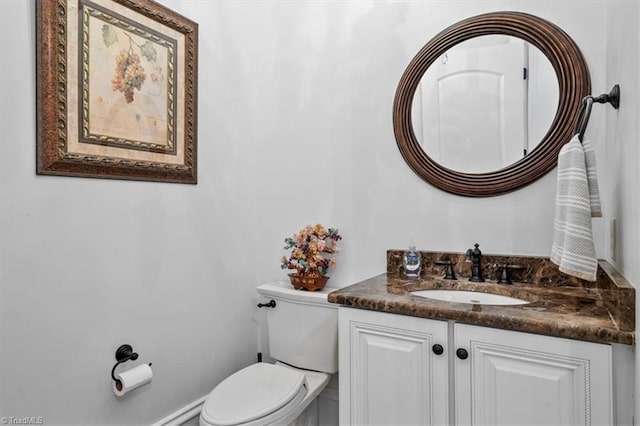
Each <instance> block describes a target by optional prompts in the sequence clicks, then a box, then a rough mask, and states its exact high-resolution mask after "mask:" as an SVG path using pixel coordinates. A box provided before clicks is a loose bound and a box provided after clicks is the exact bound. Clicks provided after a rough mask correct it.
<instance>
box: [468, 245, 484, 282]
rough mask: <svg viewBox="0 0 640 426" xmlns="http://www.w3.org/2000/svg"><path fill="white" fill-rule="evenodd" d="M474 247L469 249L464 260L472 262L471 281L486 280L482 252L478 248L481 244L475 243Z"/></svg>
mask: <svg viewBox="0 0 640 426" xmlns="http://www.w3.org/2000/svg"><path fill="white" fill-rule="evenodd" d="M473 247H474V248H472V249H469V250H467V253H466V254H465V255H464V260H465V262H471V278H469V281H472V282H476V283H481V282H484V277H483V276H482V252H481V251H480V249H479V248H478V247H480V244H478V243H475V244H474V245H473Z"/></svg>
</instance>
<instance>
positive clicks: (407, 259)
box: [402, 246, 422, 277]
mask: <svg viewBox="0 0 640 426" xmlns="http://www.w3.org/2000/svg"><path fill="white" fill-rule="evenodd" d="M402 266H403V267H404V274H405V275H406V276H407V277H419V276H420V272H422V255H421V254H420V252H419V251H417V250H416V248H415V246H411V247H409V250H407V251H405V252H404V255H403V256H402Z"/></svg>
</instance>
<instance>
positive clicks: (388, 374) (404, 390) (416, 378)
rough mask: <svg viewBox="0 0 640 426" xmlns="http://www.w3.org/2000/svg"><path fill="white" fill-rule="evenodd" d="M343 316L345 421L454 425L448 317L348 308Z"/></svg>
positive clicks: (342, 399) (342, 413)
mask: <svg viewBox="0 0 640 426" xmlns="http://www.w3.org/2000/svg"><path fill="white" fill-rule="evenodd" d="M339 316H340V320H339V322H340V340H339V342H340V358H339V362H340V364H339V370H340V383H339V384H340V424H341V425H375V424H380V425H436V424H438V425H441V424H448V419H449V416H448V402H447V401H448V398H449V387H448V359H447V358H448V355H447V354H448V347H447V323H446V322H444V321H435V320H427V319H422V318H415V317H409V316H402V315H394V314H387V313H380V312H373V311H366V310H361V309H352V308H346V307H341V308H340V309H339ZM436 344H439V345H442V347H443V349H444V352H443V353H442V354H441V355H437V354H436V353H434V350H433V346H434V345H436ZM436 351H437V350H436Z"/></svg>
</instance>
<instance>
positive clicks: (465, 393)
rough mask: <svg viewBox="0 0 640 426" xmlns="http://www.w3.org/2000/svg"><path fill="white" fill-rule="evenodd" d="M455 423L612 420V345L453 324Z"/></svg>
mask: <svg viewBox="0 0 640 426" xmlns="http://www.w3.org/2000/svg"><path fill="white" fill-rule="evenodd" d="M454 329H455V348H450V350H452V351H456V350H457V349H464V350H466V351H467V352H468V358H466V359H460V358H459V357H458V356H456V357H455V367H454V369H455V395H456V400H455V407H456V408H455V416H456V419H455V421H456V424H459V425H505V426H507V425H508V426H513V425H536V426H539V425H610V424H612V423H613V414H612V383H611V381H612V373H611V372H612V364H611V347H610V346H609V345H603V344H598V343H589V342H581V341H577V340H569V339H562V338H557V337H548V336H541V335H534V334H528V333H519V332H513V331H506V330H498V329H491V328H485V327H478V326H470V325H464V324H455V326H454Z"/></svg>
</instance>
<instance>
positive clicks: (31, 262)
mask: <svg viewBox="0 0 640 426" xmlns="http://www.w3.org/2000/svg"><path fill="white" fill-rule="evenodd" d="M163 3H164V4H166V5H168V6H169V7H171V8H173V9H175V10H177V11H179V12H181V13H183V14H184V15H186V16H188V17H190V18H192V19H194V20H196V21H198V22H199V23H200V58H199V72H200V74H199V129H198V136H199V148H198V151H199V156H198V157H199V183H198V185H197V186H185V185H174V184H160V183H148V182H124V181H121V182H119V181H107V180H99V179H80V178H61V177H45V176H36V175H35V172H34V170H35V114H34V111H35V89H34V88H35V82H34V80H35V68H34V57H33V52H34V49H35V46H34V43H35V42H34V5H33V4H32V2H28V1H26V0H16V1H0V34H1V38H0V47H1V53H0V78H1V85H2V86H1V87H2V92H1V103H0V113H1V116H0V132H1V133H0V134H1V135H2V139H1V141H0V165H1V168H0V191H1V206H0V232H1V235H0V274H1V289H0V290H1V292H2V293H1V299H0V300H1V302H0V303H1V305H0V307H1V320H2V323H1V326H2V329H1V335H0V338H1V341H0V357H1V366H0V391H1V392H2V393H1V394H0V404H1V405H0V414H1V415H4V416H16V417H18V416H27V415H30V416H43V417H44V418H45V420H46V422H47V424H83V425H89V424H144V423H151V422H153V421H154V420H157V419H160V418H162V417H164V416H165V415H167V414H168V413H170V412H172V411H174V410H176V409H178V408H179V407H182V406H184V405H185V404H187V403H188V402H190V401H192V400H195V399H196V398H198V397H200V396H202V395H204V394H205V393H206V392H208V391H209V390H210V389H211V388H212V387H213V386H214V385H215V384H216V383H218V382H219V381H220V380H221V379H222V378H223V377H224V376H225V375H227V374H228V373H229V372H231V371H233V370H235V369H237V368H239V367H240V366H242V365H246V364H248V363H250V362H252V361H253V359H254V357H255V352H256V350H257V348H256V345H255V341H256V329H257V327H256V322H257V321H258V319H259V318H260V317H259V315H258V314H257V313H256V310H255V308H254V303H255V294H254V293H255V292H254V288H255V286H256V285H258V284H259V283H262V282H265V281H270V280H274V279H282V278H284V277H285V275H284V273H283V272H282V271H281V270H280V268H279V261H278V259H279V257H280V255H281V254H282V242H283V239H284V237H285V236H288V235H290V234H292V233H293V232H295V231H296V230H298V229H299V228H300V227H302V226H304V225H306V224H307V223H313V222H317V221H319V222H322V223H324V224H326V225H328V226H335V227H338V228H340V230H341V233H342V234H343V236H344V240H343V251H342V252H341V253H340V255H339V259H338V261H339V263H338V268H337V269H336V271H335V272H334V273H332V279H331V281H330V285H332V286H334V287H341V286H344V285H348V284H350V283H352V282H354V281H356V280H359V279H362V278H366V277H368V276H371V275H373V274H377V273H380V272H382V271H384V262H385V250H386V249H388V248H402V247H405V246H407V245H408V244H409V243H410V242H411V241H413V242H414V243H415V244H416V245H417V246H418V247H419V248H421V249H432V250H452V251H461V250H465V249H467V248H468V247H470V246H471V245H472V244H473V243H474V242H476V241H477V242H479V243H480V244H481V248H482V249H483V250H485V252H487V253H522V254H535V255H548V254H549V249H550V245H551V233H552V229H551V228H552V220H553V199H554V194H555V173H554V172H552V173H549V174H548V175H547V176H545V177H544V178H542V179H540V180H539V181H537V182H535V183H534V184H532V185H530V186H528V187H526V188H524V189H522V190H520V191H517V192H514V193H512V194H507V195H504V196H500V197H494V198H486V199H468V198H463V197H457V196H452V195H449V194H446V193H443V192H441V191H439V190H437V189H435V188H432V187H431V186H429V185H427V184H426V183H424V182H423V181H422V180H420V179H419V178H418V177H417V176H416V175H414V174H413V172H412V171H411V170H410V169H409V168H408V166H406V164H405V163H404V161H403V160H402V157H401V156H400V153H399V151H398V149H397V147H396V144H395V140H394V137H393V129H392V124H391V107H392V103H393V96H394V92H395V89H396V85H397V83H398V81H399V79H400V76H401V74H402V72H403V70H404V68H405V67H406V65H407V64H408V62H409V60H410V59H411V58H412V57H413V55H414V54H415V53H416V52H417V51H418V50H419V49H420V48H421V47H422V45H423V44H424V43H426V41H427V40H428V39H429V38H430V37H432V36H433V35H435V34H436V33H437V32H438V31H440V30H442V29H443V28H445V27H446V26H448V25H449V24H452V23H453V22H456V21H458V20H460V19H463V18H466V17H469V16H472V15H475V14H478V13H483V12H488V11H496V10H522V11H525V12H530V13H533V14H536V15H539V16H541V17H544V18H547V19H549V20H550V21H552V22H554V23H556V24H558V25H559V26H561V27H562V28H564V30H565V31H566V32H567V33H568V34H569V35H570V36H571V37H573V38H574V39H575V40H576V42H577V44H578V45H579V46H580V48H581V49H582V51H583V53H584V54H585V57H586V59H587V62H588V63H589V67H590V69H591V75H592V83H593V87H594V91H596V92H599V91H602V90H604V89H607V87H608V86H609V84H605V83H608V81H607V80H606V79H605V71H606V69H607V68H606V64H605V58H606V56H607V54H606V37H605V30H604V29H603V28H602V27H601V25H600V23H601V18H602V16H604V15H605V5H604V3H603V2H600V1H596V2H585V3H583V4H581V5H580V19H576V16H575V7H576V6H575V2H572V1H517V2H516V1H490V2H478V1H465V2H447V1H440V2H430V1H425V2H382V1H376V2H373V1H369V2H367V1H357V2H356V1H353V2H344V1H343V2H328V1H327V2H270V1H264V2H257V1H256V2H239V1H235V2H234V1H196V0H191V1H184V0H183V1H177V0H173V1H168V0H164V1H163ZM629 72H631V70H630V71H629ZM607 90H608V89H607ZM623 96H624V93H623ZM605 114H607V113H604V112H603V111H602V110H601V109H597V110H595V111H594V113H593V115H592V120H591V123H590V125H589V132H590V135H592V137H593V138H597V139H603V138H604V117H605ZM636 130H637V129H636ZM634 132H635V131H634ZM636 133H637V132H635V133H633V134H636ZM597 150H598V155H599V158H600V156H604V153H602V152H601V151H602V146H601V144H597ZM621 153H623V154H624V151H621ZM636 158H637V156H636ZM607 164H608V163H607ZM600 174H601V176H600V177H601V182H604V183H603V186H604V187H605V188H606V187H611V185H609V184H608V182H607V181H608V179H609V176H608V175H606V174H604V168H603V169H602V170H600ZM636 183H637V180H636ZM605 208H607V206H606V205H605ZM636 217H637V216H636ZM618 218H620V216H618ZM629 220H631V219H629ZM604 235H605V230H604V225H603V223H600V222H596V241H597V243H596V244H597V246H598V252H599V253H601V255H604V254H605V247H604V246H605V244H604V240H605V238H604ZM624 251H626V248H625V250H624ZM636 254H637V252H636ZM632 255H633V253H632V252H631V253H629V254H627V256H632ZM125 342H127V343H131V344H133V345H134V347H135V349H136V350H138V351H139V352H140V355H141V360H143V361H153V363H154V371H155V378H154V381H153V383H152V384H151V385H149V386H147V387H145V388H142V389H139V390H138V391H136V392H134V393H132V394H130V395H129V396H128V398H126V399H123V400H117V399H116V398H115V397H114V396H113V394H112V392H111V389H110V381H109V378H108V375H109V371H110V369H111V367H112V364H113V353H114V351H115V349H116V348H117V346H118V345H119V344H121V343H125Z"/></svg>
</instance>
